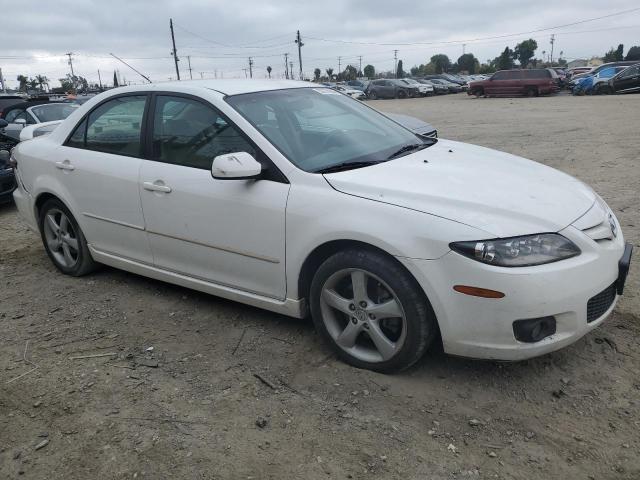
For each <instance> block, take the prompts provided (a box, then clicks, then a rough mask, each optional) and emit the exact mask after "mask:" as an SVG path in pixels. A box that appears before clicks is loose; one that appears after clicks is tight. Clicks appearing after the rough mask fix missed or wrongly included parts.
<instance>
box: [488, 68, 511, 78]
mask: <svg viewBox="0 0 640 480" xmlns="http://www.w3.org/2000/svg"><path fill="white" fill-rule="evenodd" d="M507 73H509V72H508V71H506V70H504V71H502V72H496V73H494V74H493V77H491V80H506V79H507Z"/></svg>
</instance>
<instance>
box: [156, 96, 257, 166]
mask: <svg viewBox="0 0 640 480" xmlns="http://www.w3.org/2000/svg"><path fill="white" fill-rule="evenodd" d="M234 152H247V153H249V154H251V155H253V156H254V157H255V156H256V151H255V149H254V148H253V147H252V146H251V144H250V143H249V142H248V141H247V140H246V139H245V138H244V137H243V136H242V135H241V134H240V132H239V131H238V130H237V129H236V128H235V127H234V126H233V125H231V124H230V123H229V122H228V121H227V119H226V118H225V117H223V116H222V115H221V114H220V113H218V111H217V110H214V109H213V107H211V106H209V105H205V104H204V103H202V102H199V101H197V100H192V99H190V98H183V97H173V96H168V95H167V96H165V95H160V96H158V97H157V100H156V109H155V114H154V119H153V158H154V159H155V160H159V161H162V162H166V163H173V164H176V165H183V166H185V167H192V168H202V169H205V170H210V169H211V164H212V163H213V159H214V158H215V157H217V156H218V155H223V154H225V153H234Z"/></svg>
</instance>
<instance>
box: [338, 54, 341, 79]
mask: <svg viewBox="0 0 640 480" xmlns="http://www.w3.org/2000/svg"><path fill="white" fill-rule="evenodd" d="M341 62H342V57H338V75H340V72H341V71H342V68H341V67H340V65H342V63H341Z"/></svg>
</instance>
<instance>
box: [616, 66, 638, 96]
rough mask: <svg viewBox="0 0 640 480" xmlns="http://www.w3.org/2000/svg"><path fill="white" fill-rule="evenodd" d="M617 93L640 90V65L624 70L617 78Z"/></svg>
mask: <svg viewBox="0 0 640 480" xmlns="http://www.w3.org/2000/svg"><path fill="white" fill-rule="evenodd" d="M614 82H615V83H614V88H615V90H616V92H617V93H630V92H635V91H638V90H640V67H638V66H632V67H629V68H627V69H626V70H624V71H623V72H622V73H621V74H620V75H619V76H618V77H617V78H616V79H615V80H614Z"/></svg>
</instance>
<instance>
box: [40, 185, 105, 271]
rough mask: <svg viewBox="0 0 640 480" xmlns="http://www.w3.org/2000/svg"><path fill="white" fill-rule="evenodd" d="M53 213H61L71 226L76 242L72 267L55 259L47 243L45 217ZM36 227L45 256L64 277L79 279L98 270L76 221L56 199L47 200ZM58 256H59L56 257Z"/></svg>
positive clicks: (54, 254) (41, 209)
mask: <svg viewBox="0 0 640 480" xmlns="http://www.w3.org/2000/svg"><path fill="white" fill-rule="evenodd" d="M53 212H61V213H63V214H64V215H66V217H67V219H68V221H69V223H70V224H71V228H72V231H73V234H74V237H73V239H74V240H76V241H77V245H78V248H77V251H76V252H77V255H76V261H75V264H73V265H72V266H66V265H64V264H63V263H61V261H60V260H59V259H58V258H57V256H56V253H55V252H54V251H52V249H51V247H50V246H49V243H48V242H47V238H46V233H45V221H47V220H46V219H47V215H48V214H50V213H53ZM38 213H39V216H38V227H39V228H40V237H41V238H42V244H43V245H44V249H45V250H46V252H47V255H48V256H49V258H50V259H51V261H52V262H53V264H54V265H55V267H56V268H57V269H58V270H60V271H61V272H62V273H64V274H65V275H71V276H73V277H81V276H83V275H86V274H88V273H90V272H92V271H94V270H96V268H98V264H97V263H96V262H95V261H94V260H93V258H92V257H91V252H89V247H88V246H87V241H86V239H85V237H84V234H83V233H82V230H81V229H80V226H79V225H78V222H76V219H75V218H74V217H73V215H72V214H71V212H70V211H69V209H68V208H67V207H66V206H65V205H64V203H62V202H61V201H60V200H58V199H57V198H51V199H49V200H47V201H46V202H45V203H44V204H43V205H42V207H41V208H40V211H39V212H38ZM58 256H59V255H58Z"/></svg>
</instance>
